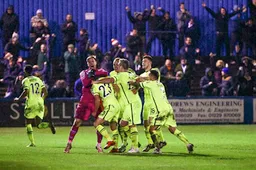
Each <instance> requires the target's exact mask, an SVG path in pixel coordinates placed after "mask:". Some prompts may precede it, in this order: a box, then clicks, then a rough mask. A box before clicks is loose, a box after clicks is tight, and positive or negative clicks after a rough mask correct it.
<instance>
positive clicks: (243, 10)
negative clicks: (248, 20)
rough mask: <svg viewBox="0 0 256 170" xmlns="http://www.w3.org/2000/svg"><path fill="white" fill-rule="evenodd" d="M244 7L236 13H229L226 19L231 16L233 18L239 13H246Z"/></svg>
mask: <svg viewBox="0 0 256 170" xmlns="http://www.w3.org/2000/svg"><path fill="white" fill-rule="evenodd" d="M246 10H247V9H246V7H245V6H244V7H243V8H242V9H240V10H237V11H234V12H232V13H229V14H228V18H232V17H233V16H235V15H236V14H239V13H241V12H246Z"/></svg>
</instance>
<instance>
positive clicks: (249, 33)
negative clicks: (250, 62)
mask: <svg viewBox="0 0 256 170" xmlns="http://www.w3.org/2000/svg"><path fill="white" fill-rule="evenodd" d="M242 42H243V55H248V49H251V50H252V53H253V58H254V59H256V25H255V23H253V20H252V18H249V19H248V21H247V22H246V23H245V24H244V25H243V28H242Z"/></svg>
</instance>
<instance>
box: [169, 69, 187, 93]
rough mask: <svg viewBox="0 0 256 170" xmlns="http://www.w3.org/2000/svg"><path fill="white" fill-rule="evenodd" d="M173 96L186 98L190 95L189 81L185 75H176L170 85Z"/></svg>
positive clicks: (179, 72)
mask: <svg viewBox="0 0 256 170" xmlns="http://www.w3.org/2000/svg"><path fill="white" fill-rule="evenodd" d="M168 89H169V90H170V94H168V95H171V96H175V97H185V96H187V95H188V93H189V91H190V88H189V86H188V84H187V81H186V80H185V79H184V78H183V73H182V72H181V71H178V72H177V73H176V75H175V80H174V81H171V82H170V83H169V85H168Z"/></svg>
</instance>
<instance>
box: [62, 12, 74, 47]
mask: <svg viewBox="0 0 256 170" xmlns="http://www.w3.org/2000/svg"><path fill="white" fill-rule="evenodd" d="M61 32H62V33H63V47H62V50H63V52H65V51H67V47H68V45H69V44H73V45H75V42H76V32H77V24H76V23H75V22H74V21H73V20H72V15H71V14H68V15H67V16H66V20H65V22H64V23H63V24H62V26H61Z"/></svg>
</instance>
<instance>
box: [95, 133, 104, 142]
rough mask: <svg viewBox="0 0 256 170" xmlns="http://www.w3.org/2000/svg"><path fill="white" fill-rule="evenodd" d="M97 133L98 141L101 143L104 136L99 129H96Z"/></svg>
mask: <svg viewBox="0 0 256 170" xmlns="http://www.w3.org/2000/svg"><path fill="white" fill-rule="evenodd" d="M96 134H97V142H98V143H101V141H102V138H103V136H102V135H101V134H100V132H99V131H96Z"/></svg>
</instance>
